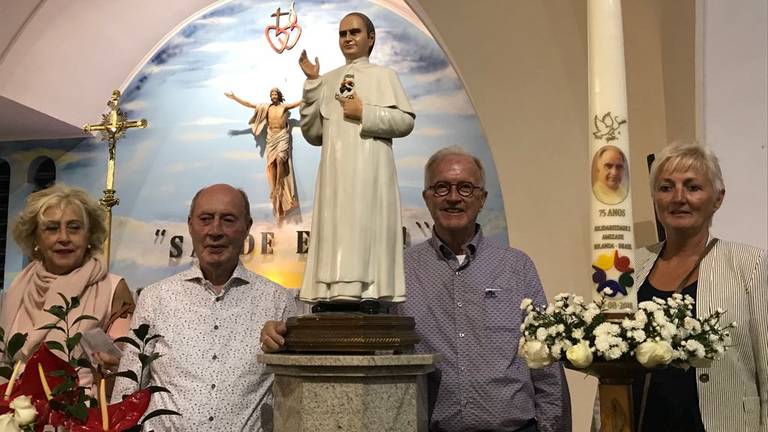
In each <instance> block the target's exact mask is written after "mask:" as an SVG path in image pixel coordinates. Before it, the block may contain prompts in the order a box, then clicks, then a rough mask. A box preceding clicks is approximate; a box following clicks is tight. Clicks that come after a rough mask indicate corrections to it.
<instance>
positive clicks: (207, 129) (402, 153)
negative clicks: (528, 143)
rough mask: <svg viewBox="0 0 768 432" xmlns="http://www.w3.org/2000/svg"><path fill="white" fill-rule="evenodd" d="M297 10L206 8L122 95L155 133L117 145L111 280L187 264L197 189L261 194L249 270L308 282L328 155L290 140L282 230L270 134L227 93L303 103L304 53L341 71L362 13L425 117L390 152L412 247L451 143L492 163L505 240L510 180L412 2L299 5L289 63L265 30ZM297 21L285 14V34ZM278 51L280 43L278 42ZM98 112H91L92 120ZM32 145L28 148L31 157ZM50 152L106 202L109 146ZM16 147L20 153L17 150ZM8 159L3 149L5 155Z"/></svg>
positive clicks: (134, 282) (19, 198) (489, 214)
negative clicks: (346, 30) (268, 162)
mask: <svg viewBox="0 0 768 432" xmlns="http://www.w3.org/2000/svg"><path fill="white" fill-rule="evenodd" d="M290 6H291V4H290V3H289V2H287V1H286V2H274V1H269V2H266V1H260V0H239V1H232V2H225V3H223V4H218V5H216V6H214V7H213V8H211V9H208V10H206V11H203V12H202V13H200V14H199V15H198V16H196V17H191V18H190V19H189V20H188V21H187V22H186V23H184V24H183V25H182V26H180V27H179V28H178V31H176V32H175V33H174V34H171V35H169V36H168V37H167V39H166V40H165V41H164V42H162V43H161V44H159V46H158V48H157V49H156V51H155V52H154V53H150V54H149V55H148V57H147V58H148V60H147V62H146V63H145V64H144V65H141V66H140V67H139V68H138V69H137V72H136V74H135V76H134V77H133V78H132V79H131V80H130V82H129V83H128V84H127V85H126V86H125V88H124V89H123V98H122V101H121V108H122V109H123V110H124V111H125V112H126V113H127V114H128V116H129V118H131V119H138V118H146V119H147V120H148V121H149V124H150V126H149V128H147V129H143V130H136V129H132V130H129V131H128V132H127V134H126V136H125V137H124V138H123V139H122V140H120V141H119V142H118V145H117V170H116V183H115V189H116V190H117V195H118V198H119V199H120V204H119V205H118V206H117V207H115V208H114V209H113V213H114V220H113V232H112V257H111V259H112V261H111V270H112V271H113V272H114V273H117V274H121V275H123V276H125V278H126V279H127V280H128V282H129V285H130V286H131V287H132V288H138V287H141V286H145V285H147V284H149V283H151V282H154V281H156V280H159V279H161V278H163V277H166V276H169V275H171V274H174V273H176V272H178V271H180V270H182V269H184V268H186V267H187V266H189V265H190V263H191V261H192V258H191V256H190V255H191V253H192V247H191V241H190V239H189V235H188V232H187V227H186V217H187V212H188V209H189V203H190V201H191V198H192V196H193V195H194V193H195V191H197V190H198V189H199V188H201V187H203V186H206V185H208V184H212V183H221V182H223V183H231V184H233V185H236V186H238V187H241V188H243V189H244V190H245V191H246V192H247V193H248V195H249V197H250V201H251V209H252V216H253V218H254V225H253V228H252V229H251V234H252V239H249V242H248V244H246V247H245V255H244V257H243V261H244V263H245V264H246V266H247V267H249V268H250V269H252V270H254V271H256V272H257V273H260V274H262V275H264V276H267V277H269V278H271V279H273V280H275V281H277V282H279V283H282V284H283V285H285V286H287V287H298V286H299V285H300V283H301V277H302V273H303V268H304V257H305V254H304V253H303V249H304V247H305V246H306V242H307V240H308V239H309V238H311V233H309V227H310V225H311V219H312V204H313V195H314V182H315V175H316V171H317V166H318V163H319V157H320V149H319V148H318V147H313V146H311V145H309V144H308V143H307V142H306V141H305V140H304V138H303V137H302V135H301V131H300V129H299V128H298V127H294V128H293V129H292V131H291V135H292V138H293V144H292V146H293V167H294V174H295V184H296V190H297V198H298V202H299V204H300V205H299V208H298V210H296V211H295V212H294V213H292V217H290V218H287V219H286V220H284V221H282V222H281V223H278V222H277V221H276V219H275V217H274V216H273V211H272V203H271V202H270V187H269V184H268V181H267V178H266V170H265V160H264V157H263V145H264V142H263V137H254V135H253V133H252V130H251V128H250V126H249V124H248V121H249V119H250V118H251V116H252V115H253V109H249V108H247V107H245V106H243V105H241V104H238V103H236V102H235V101H234V100H232V99H230V98H227V97H226V96H225V95H224V94H225V92H229V91H232V92H234V93H235V95H236V96H238V97H239V98H241V99H243V100H246V101H249V102H252V103H267V102H269V98H270V90H271V89H272V88H274V87H278V88H280V89H281V91H282V93H283V95H284V97H285V100H286V102H294V101H299V100H300V99H301V94H302V85H303V82H304V75H303V73H302V72H301V70H300V68H299V66H298V57H299V54H300V52H301V50H303V49H306V50H307V52H308V54H309V56H310V58H314V57H319V59H320V67H321V73H322V72H327V71H330V70H332V69H334V68H336V67H338V66H340V65H342V64H343V62H344V58H343V56H342V55H341V53H340V51H339V47H338V23H339V20H340V19H341V17H343V16H344V15H345V14H346V13H348V12H351V11H360V12H363V13H365V14H367V15H368V16H369V17H371V19H372V21H373V22H374V24H375V26H376V44H375V47H374V50H373V53H372V55H371V62H372V63H378V64H383V65H387V66H390V67H392V68H394V69H395V70H396V71H397V72H398V74H399V76H400V80H401V81H402V84H403V86H404V88H405V90H406V93H407V94H408V97H409V98H410V100H411V103H412V105H413V108H414V110H415V112H416V127H415V129H414V131H413V132H412V133H411V134H410V135H409V136H408V137H406V138H403V139H396V140H395V141H394V145H393V149H394V154H395V160H396V164H397V169H398V179H399V186H400V192H401V200H402V207H403V224H404V229H405V230H406V232H407V235H406V243H407V244H415V243H419V242H421V241H423V240H425V239H426V238H427V237H428V236H429V227H430V226H431V218H430V216H429V213H428V212H427V210H426V208H425V206H424V203H423V201H422V198H421V191H422V189H423V167H424V164H425V162H426V160H427V158H428V157H429V155H430V154H432V153H433V152H434V151H436V150H437V149H439V148H442V147H445V146H450V145H459V146H462V147H464V148H466V149H467V150H468V151H470V152H472V153H473V154H475V155H477V156H478V157H479V158H480V159H481V160H482V161H483V163H484V165H485V167H486V177H487V179H486V187H487V189H488V191H489V196H488V199H487V201H486V206H485V209H484V210H483V212H482V213H481V215H480V222H481V223H482V224H483V227H484V232H485V234H486V235H487V236H490V237H493V238H494V239H496V240H498V241H500V242H501V243H503V244H506V243H507V231H506V221H505V217H504V207H503V203H502V199H501V192H500V190H499V182H498V179H497V176H496V169H495V166H494V163H493V159H492V155H491V153H490V150H489V148H488V145H487V143H486V140H485V137H484V135H483V132H482V130H481V127H480V122H479V120H478V118H477V116H476V114H475V112H474V109H473V107H472V105H471V103H470V101H469V98H468V96H467V94H466V92H465V90H464V88H463V86H462V84H461V81H460V80H459V79H458V77H457V74H456V72H455V71H454V70H453V68H452V66H451V65H450V62H449V61H448V59H447V57H446V55H445V54H444V53H443V51H442V50H441V48H440V47H439V46H438V44H437V43H436V42H435V40H434V39H433V38H432V37H431V36H430V35H429V34H428V33H427V32H426V31H425V30H424V26H423V25H421V24H420V23H418V19H417V18H416V17H415V15H412V14H410V12H409V9H408V7H407V5H405V3H403V2H402V1H401V0H387V1H338V2H327V1H308V0H301V1H297V2H296V3H295V11H296V18H297V23H298V24H299V25H300V26H301V36H300V38H299V39H298V41H297V42H296V45H295V46H294V47H293V48H292V49H285V50H284V51H283V52H282V53H281V54H278V53H277V52H276V50H275V49H273V47H272V46H270V44H269V42H268V40H267V37H266V36H265V27H266V26H268V25H270V24H272V25H274V24H275V17H272V16H271V15H272V14H274V13H275V11H276V9H277V8H278V7H280V8H281V9H282V12H287V11H288V9H289V8H290ZM288 19H289V17H288V16H287V15H286V16H283V17H282V18H281V25H284V24H287V23H288ZM276 44H279V41H275V40H273V45H276ZM107 98H108V95H105V102H106V99H107ZM105 110H106V106H105ZM99 114H100V113H94V120H97V119H98V115H99ZM298 117H299V113H298V108H296V109H293V110H291V112H290V119H291V123H293V124H297V122H298ZM26 144H28V143H26ZM12 147H13V146H12ZM33 148H35V146H34V145H33V144H32V145H31V146H30V145H27V146H26V147H24V150H23V151H27V152H30V151H32V149H33ZM39 148H40V149H41V150H38V151H37V155H39V154H46V155H49V156H50V157H51V158H53V159H54V160H55V161H56V166H57V168H58V173H57V181H61V182H65V183H68V184H73V185H78V186H81V187H84V188H86V189H87V190H89V191H90V192H91V193H93V194H94V195H95V196H97V197H100V196H101V190H102V189H103V181H104V180H103V179H104V173H105V166H106V157H107V156H106V153H107V151H106V145H105V144H104V143H100V142H98V141H97V140H96V139H87V140H84V141H82V142H79V143H78V144H77V145H76V146H75V148H71V149H67V151H65V152H64V154H62V153H61V152H59V151H58V150H56V148H57V147H56V145H55V144H50V143H44V142H41V143H40V147H39ZM15 149H16V150H17V151H21V150H20V149H21V147H20V146H17V147H15ZM44 149H48V150H44ZM8 151H13V150H12V149H11V148H9V149H8ZM8 151H6V150H0V157H1V156H3V154H5V153H8ZM51 152H53V153H56V154H51ZM26 160H29V158H26ZM73 168H76V169H73ZM22 169H26V168H22ZM26 193H28V192H26ZM26 193H24V194H22V193H17V194H15V195H14V196H13V197H12V199H14V200H15V204H14V205H13V206H12V207H14V208H21V206H22V205H23V197H24V196H26ZM355 204H356V205H366V203H364V202H361V203H355ZM16 252H17V253H18V249H16ZM18 262H20V259H19V260H18ZM14 263H17V261H14ZM13 270H14V271H19V270H20V266H16V267H15V268H14V269H13ZM6 280H9V278H6Z"/></svg>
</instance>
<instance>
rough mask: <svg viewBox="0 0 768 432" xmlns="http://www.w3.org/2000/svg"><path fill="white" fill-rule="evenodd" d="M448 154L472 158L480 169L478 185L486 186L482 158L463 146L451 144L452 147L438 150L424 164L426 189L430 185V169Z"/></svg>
mask: <svg viewBox="0 0 768 432" xmlns="http://www.w3.org/2000/svg"><path fill="white" fill-rule="evenodd" d="M448 156H463V157H466V158H470V159H472V161H473V162H474V163H475V165H476V166H477V169H478V170H480V184H479V185H476V186H480V187H482V188H485V168H483V163H482V162H481V161H480V159H478V158H477V157H476V156H475V155H473V154H472V153H469V152H468V151H466V150H464V149H463V148H462V147H459V146H451V147H445V148H441V149H440V150H438V151H436V152H435V153H434V154H433V155H432V156H430V157H429V160H428V161H427V164H426V165H424V188H425V189H426V188H427V187H429V170H430V169H432V167H433V166H434V165H435V164H436V163H437V162H439V161H440V160H441V159H443V158H445V157H448Z"/></svg>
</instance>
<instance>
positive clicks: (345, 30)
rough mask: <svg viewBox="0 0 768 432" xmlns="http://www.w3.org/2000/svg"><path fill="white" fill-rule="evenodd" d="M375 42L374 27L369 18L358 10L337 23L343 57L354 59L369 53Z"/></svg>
mask: <svg viewBox="0 0 768 432" xmlns="http://www.w3.org/2000/svg"><path fill="white" fill-rule="evenodd" d="M375 42H376V29H375V28H374V27H373V22H371V19H370V18H368V17H367V16H365V15H364V14H362V13H360V12H352V13H349V14H347V15H346V16H345V17H344V18H342V20H341V23H339V48H340V49H341V52H342V54H344V58H346V59H347V60H355V59H357V58H360V57H366V56H369V55H371V51H373V45H374V43H375Z"/></svg>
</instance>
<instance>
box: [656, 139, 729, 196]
mask: <svg viewBox="0 0 768 432" xmlns="http://www.w3.org/2000/svg"><path fill="white" fill-rule="evenodd" d="M689 170H694V171H698V172H700V173H702V174H704V176H705V177H706V178H707V179H708V180H709V181H710V183H712V188H713V189H714V190H715V194H719V193H720V192H721V191H723V190H725V184H724V183H723V173H722V171H720V162H719V161H718V160H717V156H715V153H714V152H712V150H710V149H709V148H707V147H704V146H700V145H698V144H696V143H686V142H673V143H672V144H669V145H668V146H666V147H664V149H662V150H661V152H660V153H659V154H658V157H656V159H655V160H654V162H653V165H652V166H651V174H650V176H649V179H650V183H651V193H655V191H656V186H658V184H659V176H661V173H663V172H670V173H679V172H685V171H689Z"/></svg>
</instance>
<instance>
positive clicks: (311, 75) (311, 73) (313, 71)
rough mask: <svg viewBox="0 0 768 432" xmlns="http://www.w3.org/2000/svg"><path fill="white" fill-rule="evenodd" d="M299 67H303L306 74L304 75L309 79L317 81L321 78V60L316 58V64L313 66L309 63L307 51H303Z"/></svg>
mask: <svg viewBox="0 0 768 432" xmlns="http://www.w3.org/2000/svg"><path fill="white" fill-rule="evenodd" d="M299 66H300V67H301V70H302V72H304V75H306V76H307V79H317V78H319V77H320V59H319V58H317V57H315V63H314V64H313V63H312V62H311V61H309V58H307V50H302V51H301V56H299Z"/></svg>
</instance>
